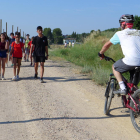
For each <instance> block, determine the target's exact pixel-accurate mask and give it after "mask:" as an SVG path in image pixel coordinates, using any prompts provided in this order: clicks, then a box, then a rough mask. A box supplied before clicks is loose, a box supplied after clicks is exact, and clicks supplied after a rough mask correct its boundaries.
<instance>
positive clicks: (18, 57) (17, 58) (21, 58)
mask: <svg viewBox="0 0 140 140" xmlns="http://www.w3.org/2000/svg"><path fill="white" fill-rule="evenodd" d="M13 58H17V59H22V57H13Z"/></svg>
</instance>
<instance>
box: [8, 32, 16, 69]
mask: <svg viewBox="0 0 140 140" xmlns="http://www.w3.org/2000/svg"><path fill="white" fill-rule="evenodd" d="M10 36H11V39H10V47H9V52H10V51H11V44H12V43H13V42H14V41H15V38H14V33H11V34H10ZM9 58H10V53H9ZM9 61H10V60H9ZM11 62H12V65H11V66H13V59H12V58H11Z"/></svg>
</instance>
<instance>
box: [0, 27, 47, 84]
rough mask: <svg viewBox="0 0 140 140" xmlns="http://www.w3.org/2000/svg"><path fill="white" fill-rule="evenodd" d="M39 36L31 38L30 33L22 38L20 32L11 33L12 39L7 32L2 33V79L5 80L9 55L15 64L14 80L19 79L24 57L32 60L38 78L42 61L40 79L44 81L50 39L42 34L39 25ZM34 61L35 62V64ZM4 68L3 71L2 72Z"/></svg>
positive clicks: (26, 60)
mask: <svg viewBox="0 0 140 140" xmlns="http://www.w3.org/2000/svg"><path fill="white" fill-rule="evenodd" d="M37 33H38V36H36V37H32V38H31V40H30V39H29V34H27V35H26V39H25V40H24V39H23V38H21V35H20V32H16V33H15V35H14V33H11V34H10V37H11V38H10V39H9V37H8V36H7V34H6V33H1V35H0V80H5V78H4V74H5V66H7V67H8V57H9V61H11V63H12V65H11V66H13V74H14V76H13V78H12V80H19V73H20V66H21V65H22V64H21V60H22V58H24V61H25V62H29V57H30V60H31V64H30V65H31V66H32V65H33V66H34V67H35V76H34V78H35V79H37V78H38V63H39V62H40V67H41V70H40V80H41V83H43V82H44V81H43V74H44V62H45V60H47V59H48V41H47V37H45V36H43V34H42V27H41V26H38V27H37ZM33 62H34V64H33ZM1 69H2V72H1Z"/></svg>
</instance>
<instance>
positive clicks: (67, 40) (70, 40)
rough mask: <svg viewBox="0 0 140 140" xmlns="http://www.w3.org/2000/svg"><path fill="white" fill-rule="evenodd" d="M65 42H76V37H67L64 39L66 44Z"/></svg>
mask: <svg viewBox="0 0 140 140" xmlns="http://www.w3.org/2000/svg"><path fill="white" fill-rule="evenodd" d="M65 42H66V43H67V44H68V43H69V42H71V43H72V42H74V43H76V39H75V38H66V39H63V44H65Z"/></svg>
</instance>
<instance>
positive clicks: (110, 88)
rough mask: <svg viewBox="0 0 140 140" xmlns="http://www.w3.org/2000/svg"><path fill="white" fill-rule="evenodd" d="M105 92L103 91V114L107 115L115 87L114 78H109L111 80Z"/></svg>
mask: <svg viewBox="0 0 140 140" xmlns="http://www.w3.org/2000/svg"><path fill="white" fill-rule="evenodd" d="M108 84H109V85H107V89H106V93H105V96H106V98H105V106H104V114H105V115H108V114H109V109H110V105H111V101H112V98H113V97H114V94H113V91H114V87H115V80H114V79H111V82H110V83H108Z"/></svg>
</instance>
